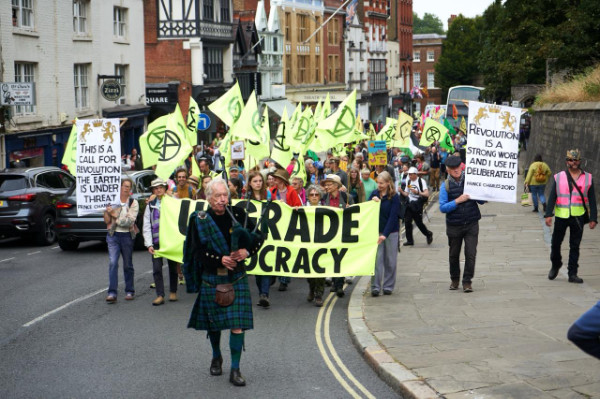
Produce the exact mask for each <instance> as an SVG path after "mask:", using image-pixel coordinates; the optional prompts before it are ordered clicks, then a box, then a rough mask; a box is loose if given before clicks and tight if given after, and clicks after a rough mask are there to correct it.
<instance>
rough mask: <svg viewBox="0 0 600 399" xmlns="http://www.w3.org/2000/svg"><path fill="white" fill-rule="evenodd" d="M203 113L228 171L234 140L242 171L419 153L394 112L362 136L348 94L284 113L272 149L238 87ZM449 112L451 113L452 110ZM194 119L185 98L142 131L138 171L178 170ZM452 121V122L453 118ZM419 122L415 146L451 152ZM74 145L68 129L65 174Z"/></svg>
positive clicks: (443, 137)
mask: <svg viewBox="0 0 600 399" xmlns="http://www.w3.org/2000/svg"><path fill="white" fill-rule="evenodd" d="M208 108H209V109H210V110H211V111H212V112H213V113H214V114H215V115H216V116H217V117H219V118H220V119H221V120H222V121H223V122H224V123H225V124H226V125H227V126H228V127H229V129H228V131H227V133H226V135H225V137H224V138H223V140H222V141H221V143H220V146H219V151H220V153H221V155H222V156H223V157H224V158H225V165H229V164H230V161H231V151H230V146H231V143H232V142H233V141H239V140H243V141H244V147H245V151H244V154H245V159H244V165H245V167H246V168H248V169H252V168H253V167H255V166H256V165H257V164H258V163H259V162H260V161H261V160H263V159H265V158H270V159H272V160H273V161H275V162H277V163H279V164H280V165H282V166H284V167H286V166H287V165H289V164H290V162H291V160H292V158H293V157H294V155H295V154H305V153H306V152H307V151H308V150H311V151H313V152H320V151H329V150H331V151H332V152H333V154H334V155H342V153H343V152H344V151H345V146H346V144H349V143H359V142H361V141H364V140H385V141H386V146H387V147H388V148H392V147H398V148H400V149H401V150H402V151H404V152H405V153H407V154H408V155H410V156H412V155H413V154H414V153H415V152H420V150H419V149H418V148H417V147H416V146H415V145H414V144H413V142H412V140H411V133H412V129H413V122H414V120H413V118H412V117H411V116H410V115H408V114H406V113H404V112H402V111H400V112H399V114H398V118H386V123H385V125H384V126H383V127H382V128H381V129H380V131H379V132H378V133H377V132H375V129H374V127H373V125H372V124H371V125H370V126H369V128H368V129H367V131H366V132H365V131H364V126H363V123H362V120H361V118H360V115H358V114H357V112H356V109H357V108H356V90H354V91H353V92H352V93H350V95H348V97H346V99H344V101H343V102H342V103H341V104H340V105H339V106H338V108H337V109H336V110H335V111H334V112H333V113H332V112H331V103H330V98H329V93H327V96H326V98H325V100H324V101H323V102H321V101H320V100H319V102H318V103H317V105H316V107H315V109H314V111H313V109H312V107H308V106H307V107H303V106H302V103H299V104H298V105H297V107H296V109H295V110H294V112H293V113H292V115H291V116H288V115H287V110H286V109H285V108H284V111H283V114H282V116H281V120H280V121H279V123H278V126H277V133H276V135H275V138H274V139H273V140H272V143H271V139H270V137H271V134H270V127H269V118H268V109H267V107H265V108H264V109H263V111H262V113H261V111H260V108H259V105H258V102H257V99H256V94H255V93H254V92H252V94H251V95H250V97H249V98H248V101H247V102H246V103H245V104H244V101H243V98H242V93H241V90H240V87H239V85H238V83H236V84H235V85H233V86H232V87H231V88H230V89H229V90H228V91H227V92H226V93H225V94H223V95H222V96H221V97H219V98H218V99H217V100H215V101H214V102H213V103H211V104H210V105H209V106H208ZM453 110H454V113H456V107H454V109H453ZM198 114H199V107H198V104H197V103H196V101H195V100H194V99H193V98H192V97H190V102H189V107H188V112H187V115H186V118H185V119H184V117H183V114H182V113H181V109H180V108H179V105H177V107H176V108H175V111H174V112H172V113H170V114H168V115H165V116H162V117H159V118H157V119H156V120H154V121H153V122H152V123H150V124H149V125H148V130H147V131H146V132H145V133H144V134H143V135H142V136H140V140H139V144H140V150H141V155H142V162H143V167H144V168H148V167H151V166H154V165H156V171H155V172H156V175H157V176H159V177H160V178H162V179H165V180H166V179H167V178H169V176H171V174H172V173H173V171H174V170H175V169H176V168H177V167H178V166H181V165H184V163H185V160H186V159H187V158H188V157H189V156H190V154H191V153H192V151H193V148H194V146H195V145H196V144H197V140H198V138H197V123H198ZM454 117H455V119H457V115H454ZM419 122H420V124H421V126H422V131H423V134H422V136H421V141H420V142H419V145H421V146H428V145H431V143H433V141H434V140H436V138H437V141H439V142H440V145H441V146H442V147H444V148H447V149H448V150H449V151H453V148H454V146H453V145H452V136H453V135H455V134H456V131H455V130H454V128H453V127H452V125H451V124H450V123H449V122H448V121H447V120H446V119H444V120H443V121H442V122H441V123H440V121H439V120H434V119H433V118H427V117H426V116H425V115H423V119H422V120H420V121H419ZM463 125H464V128H463ZM460 126H461V130H463V131H465V132H466V124H465V121H464V117H463V119H462V121H461V124H460ZM428 131H435V132H439V134H438V135H437V136H432V135H430V134H426V132H428ZM76 145H77V129H76V127H75V124H73V129H72V131H71V136H70V137H69V142H68V144H67V148H66V150H65V155H64V157H63V161H62V162H63V164H65V165H66V166H67V167H68V168H69V170H70V171H74V170H75V159H76ZM191 164H192V168H193V169H192V174H194V175H196V176H199V175H200V171H199V169H198V165H197V164H196V162H192V163H191ZM295 176H297V177H300V178H302V179H303V180H304V181H305V182H306V170H305V169H304V164H303V162H297V163H296V166H295V168H294V171H293V173H292V177H295Z"/></svg>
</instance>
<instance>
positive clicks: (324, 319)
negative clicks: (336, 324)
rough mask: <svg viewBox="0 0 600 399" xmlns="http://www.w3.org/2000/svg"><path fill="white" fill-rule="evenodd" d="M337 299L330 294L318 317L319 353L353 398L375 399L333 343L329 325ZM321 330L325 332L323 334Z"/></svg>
mask: <svg viewBox="0 0 600 399" xmlns="http://www.w3.org/2000/svg"><path fill="white" fill-rule="evenodd" d="M337 299H338V298H337V296H336V295H335V294H334V293H331V294H329V296H328V297H327V298H326V299H325V304H324V305H323V307H322V308H321V310H320V311H319V316H318V317H317V324H316V326H315V339H316V341H317V346H318V348H319V352H320V353H321V357H323V360H324V361H325V364H326V365H327V367H328V368H329V370H330V371H331V373H332V374H333V376H334V377H335V379H336V380H337V381H338V382H339V383H340V385H341V386H342V387H344V389H345V390H346V391H347V392H348V393H349V394H350V396H352V397H353V398H363V397H365V398H369V399H375V396H374V395H373V394H371V393H370V392H369V391H368V390H367V388H365V387H364V386H363V385H362V384H361V383H360V382H358V380H357V379H356V378H355V377H354V376H353V375H352V373H351V372H350V370H348V368H347V367H346V365H345V364H344V362H343V361H342V359H340V357H339V355H338V354H337V352H336V350H335V348H334V346H333V343H332V342H331V336H330V333H329V324H330V322H331V312H332V311H333V307H334V306H335V304H336V302H337ZM321 330H323V331H322V333H321ZM323 340H325V343H323ZM326 348H327V349H326ZM328 352H329V353H328ZM332 358H333V361H332ZM334 362H335V365H334ZM336 365H337V367H336ZM338 368H339V369H340V370H341V373H343V374H344V376H342V374H341V373H340V371H338ZM344 377H345V378H344ZM346 380H347V381H346ZM348 381H349V382H350V383H351V384H353V385H354V386H351V385H350V384H349V383H348ZM355 388H357V389H358V390H359V391H360V392H362V395H361V394H360V393H359V392H357V390H356V389H355Z"/></svg>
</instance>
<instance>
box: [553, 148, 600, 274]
mask: <svg viewBox="0 0 600 399" xmlns="http://www.w3.org/2000/svg"><path fill="white" fill-rule="evenodd" d="M566 162H567V170H566V171H564V170H563V171H561V172H559V173H557V174H555V175H554V181H553V183H552V187H551V188H550V197H549V198H548V206H547V208H546V214H545V215H544V217H545V218H546V226H548V227H550V226H552V213H553V212H554V208H556V212H554V213H555V216H556V221H555V223H554V231H553V232H552V244H551V250H550V261H551V262H552V267H551V268H550V272H549V273H548V278H549V279H550V280H554V279H555V278H556V276H558V270H559V269H560V268H561V266H562V256H561V254H560V246H561V245H562V242H563V239H564V238H565V234H566V232H567V229H569V282H570V283H577V284H581V283H583V279H582V278H580V277H579V276H578V275H577V271H578V269H579V244H580V243H581V238H582V237H583V228H584V227H585V225H586V224H587V223H589V224H590V229H594V228H595V227H596V224H597V223H598V211H597V209H596V194H595V192H594V186H593V182H592V174H591V173H588V172H585V171H583V170H582V169H581V166H580V165H581V152H580V151H579V150H569V151H567V157H566Z"/></svg>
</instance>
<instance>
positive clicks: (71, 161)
mask: <svg viewBox="0 0 600 399" xmlns="http://www.w3.org/2000/svg"><path fill="white" fill-rule="evenodd" d="M75 121H77V120H75ZM76 163H77V123H76V122H75V123H73V127H72V128H71V134H69V140H68V141H67V145H66V147H65V153H64V154H63V157H62V164H63V165H66V166H67V168H69V173H71V174H72V175H73V176H75V173H76V172H75V169H76V168H75V166H76Z"/></svg>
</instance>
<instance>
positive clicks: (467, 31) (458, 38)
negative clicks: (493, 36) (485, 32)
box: [435, 15, 482, 99]
mask: <svg viewBox="0 0 600 399" xmlns="http://www.w3.org/2000/svg"><path fill="white" fill-rule="evenodd" d="M481 23H482V18H481V17H476V18H465V17H464V16H462V15H459V16H458V17H457V18H456V19H455V20H454V22H452V24H451V25H450V28H449V29H448V33H447V34H446V40H444V43H443V44H442V55H441V56H440V59H439V61H438V62H437V64H436V65H435V85H436V87H440V88H441V89H442V99H445V98H446V96H447V95H448V89H449V88H450V87H452V86H457V85H472V84H473V83H474V79H475V77H476V76H477V74H478V66H477V57H478V55H479V53H480V52H481V44H480V33H479V32H480V30H481Z"/></svg>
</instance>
